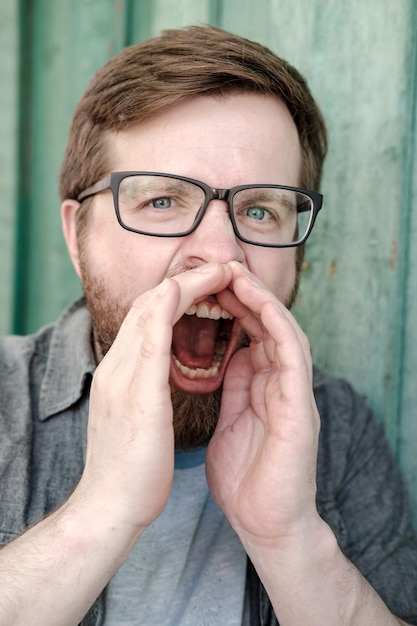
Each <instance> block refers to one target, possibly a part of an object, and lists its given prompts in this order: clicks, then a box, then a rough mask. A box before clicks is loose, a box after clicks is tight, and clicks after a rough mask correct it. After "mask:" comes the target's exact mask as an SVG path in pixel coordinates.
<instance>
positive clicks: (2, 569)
mask: <svg viewBox="0 0 417 626" xmlns="http://www.w3.org/2000/svg"><path fill="white" fill-rule="evenodd" d="M135 540H136V537H134V536H133V535H132V533H131V532H126V529H125V528H121V527H118V526H117V524H114V523H113V522H110V517H109V522H106V519H105V515H103V514H102V512H100V511H99V510H98V509H96V510H94V508H91V507H89V508H88V507H87V506H84V504H82V505H81V506H80V503H79V502H78V501H77V502H76V503H74V501H73V500H71V499H70V500H69V501H68V502H67V503H66V504H64V505H63V507H61V508H60V509H59V510H58V511H56V512H55V513H53V514H51V515H50V516H49V517H47V518H45V519H44V520H42V521H41V522H40V523H38V524H36V525H35V526H33V527H32V528H30V529H29V530H28V531H26V532H25V533H24V534H23V535H21V536H20V537H19V538H17V539H16V540H15V541H13V542H11V543H10V544H8V545H6V546H5V547H4V548H3V549H2V550H1V551H0V589H1V593H0V623H1V624H2V625H3V626H27V624H32V625H33V626H72V625H74V626H76V625H77V624H79V622H80V621H81V619H82V617H83V616H84V615H85V614H86V613H87V611H88V609H89V608H90V606H91V605H92V604H93V602H94V601H95V599H96V598H97V597H98V595H99V594H100V592H101V591H102V589H103V588H104V587H105V585H106V584H107V582H108V581H109V580H110V578H111V577H112V575H113V574H114V572H115V571H116V570H117V568H118V567H119V566H120V564H121V562H122V561H123V559H124V558H125V557H126V555H127V554H128V552H129V550H130V549H131V547H132V545H133V543H134V541H135Z"/></svg>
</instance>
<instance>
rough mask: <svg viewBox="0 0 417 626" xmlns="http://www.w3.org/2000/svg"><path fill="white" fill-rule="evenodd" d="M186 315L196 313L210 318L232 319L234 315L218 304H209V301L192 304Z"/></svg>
mask: <svg viewBox="0 0 417 626" xmlns="http://www.w3.org/2000/svg"><path fill="white" fill-rule="evenodd" d="M185 314H186V315H196V316H197V317H201V318H208V319H210V320H219V319H220V318H221V319H223V320H232V319H233V316H232V315H230V313H229V312H228V311H225V310H224V309H222V308H221V307H220V306H219V305H218V304H209V303H208V302H199V303H198V304H192V305H191V306H190V307H189V308H188V309H187V310H186V312H185Z"/></svg>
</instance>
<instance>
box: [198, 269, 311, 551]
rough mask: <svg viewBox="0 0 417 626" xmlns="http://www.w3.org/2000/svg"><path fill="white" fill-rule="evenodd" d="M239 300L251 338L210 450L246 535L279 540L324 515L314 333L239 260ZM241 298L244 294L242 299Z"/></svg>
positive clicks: (234, 369) (228, 387)
mask: <svg viewBox="0 0 417 626" xmlns="http://www.w3.org/2000/svg"><path fill="white" fill-rule="evenodd" d="M231 266H232V269H233V281H232V285H231V290H232V291H233V293H234V297H232V296H231V295H230V293H229V292H226V293H225V294H224V295H222V296H221V298H223V302H222V306H224V307H225V308H228V307H229V309H230V308H232V309H233V314H234V315H235V317H238V319H239V322H240V324H241V326H242V328H243V329H244V330H245V332H246V333H247V334H248V336H249V338H250V346H249V348H246V349H243V350H240V351H239V352H237V353H236V354H235V355H234V358H233V360H232V361H231V362H230V364H229V367H228V370H227V372H226V378H225V381H224V387H223V396H222V404H221V412H220V417H219V422H218V426H217V429H216V431H215V433H214V436H213V438H212V440H211V442H210V444H209V448H208V451H207V460H206V470H207V478H208V481H209V486H210V489H211V492H212V494H213V497H214V498H215V500H216V501H217V503H218V504H219V506H220V507H221V508H222V509H223V511H224V512H225V514H226V516H227V517H228V519H229V521H230V522H231V524H232V526H233V527H234V529H235V530H236V532H237V533H238V534H239V535H240V537H241V539H242V541H243V543H244V544H245V545H246V547H247V548H248V545H254V544H258V545H263V546H271V547H278V546H280V545H282V546H283V545H284V544H285V542H286V541H288V540H290V539H291V538H296V537H297V535H298V534H299V533H302V532H305V531H306V529H307V527H308V524H309V523H310V521H311V520H314V519H316V518H317V515H318V514H317V510H316V505H315V496H316V485H315V475H316V457H317V445H318V434H319V416H318V411H317V408H316V405H315V401H314V397H313V392H312V364H311V356H310V349H309V344H308V341H307V338H306V336H305V335H304V333H303V332H302V330H301V329H300V327H299V326H298V324H297V323H296V321H295V319H294V318H293V316H292V315H291V314H290V312H289V311H288V310H287V309H286V308H285V307H284V306H283V305H282V304H281V303H280V302H279V301H278V299H277V298H276V297H275V296H274V295H273V294H272V293H271V292H270V291H269V290H268V289H267V288H266V287H265V286H263V285H262V283H261V282H260V281H258V280H257V278H256V277H255V276H253V275H251V274H250V272H248V271H247V270H245V269H244V268H242V267H241V266H239V265H238V264H231ZM236 300H237V301H236Z"/></svg>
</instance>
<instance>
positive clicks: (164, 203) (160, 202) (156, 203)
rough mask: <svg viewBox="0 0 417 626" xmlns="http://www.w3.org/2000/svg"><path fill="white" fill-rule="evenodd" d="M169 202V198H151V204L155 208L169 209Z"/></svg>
mask: <svg viewBox="0 0 417 626" xmlns="http://www.w3.org/2000/svg"><path fill="white" fill-rule="evenodd" d="M171 203H172V201H171V198H155V200H152V206H153V207H154V208H155V209H169V208H170V207H171Z"/></svg>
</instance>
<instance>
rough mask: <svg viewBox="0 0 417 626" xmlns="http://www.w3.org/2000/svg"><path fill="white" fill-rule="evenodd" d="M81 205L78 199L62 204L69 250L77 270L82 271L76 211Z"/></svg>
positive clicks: (65, 201)
mask: <svg viewBox="0 0 417 626" xmlns="http://www.w3.org/2000/svg"><path fill="white" fill-rule="evenodd" d="M79 206H80V203H79V202H77V200H64V202H63V203H62V205H61V220H62V230H63V233H64V237H65V241H66V244H67V248H68V252H69V255H70V257H71V261H72V264H73V266H74V268H75V271H76V272H77V274H78V276H80V275H81V273H80V260H79V250H78V240H77V234H76V226H75V223H76V213H77V210H78V208H79Z"/></svg>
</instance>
